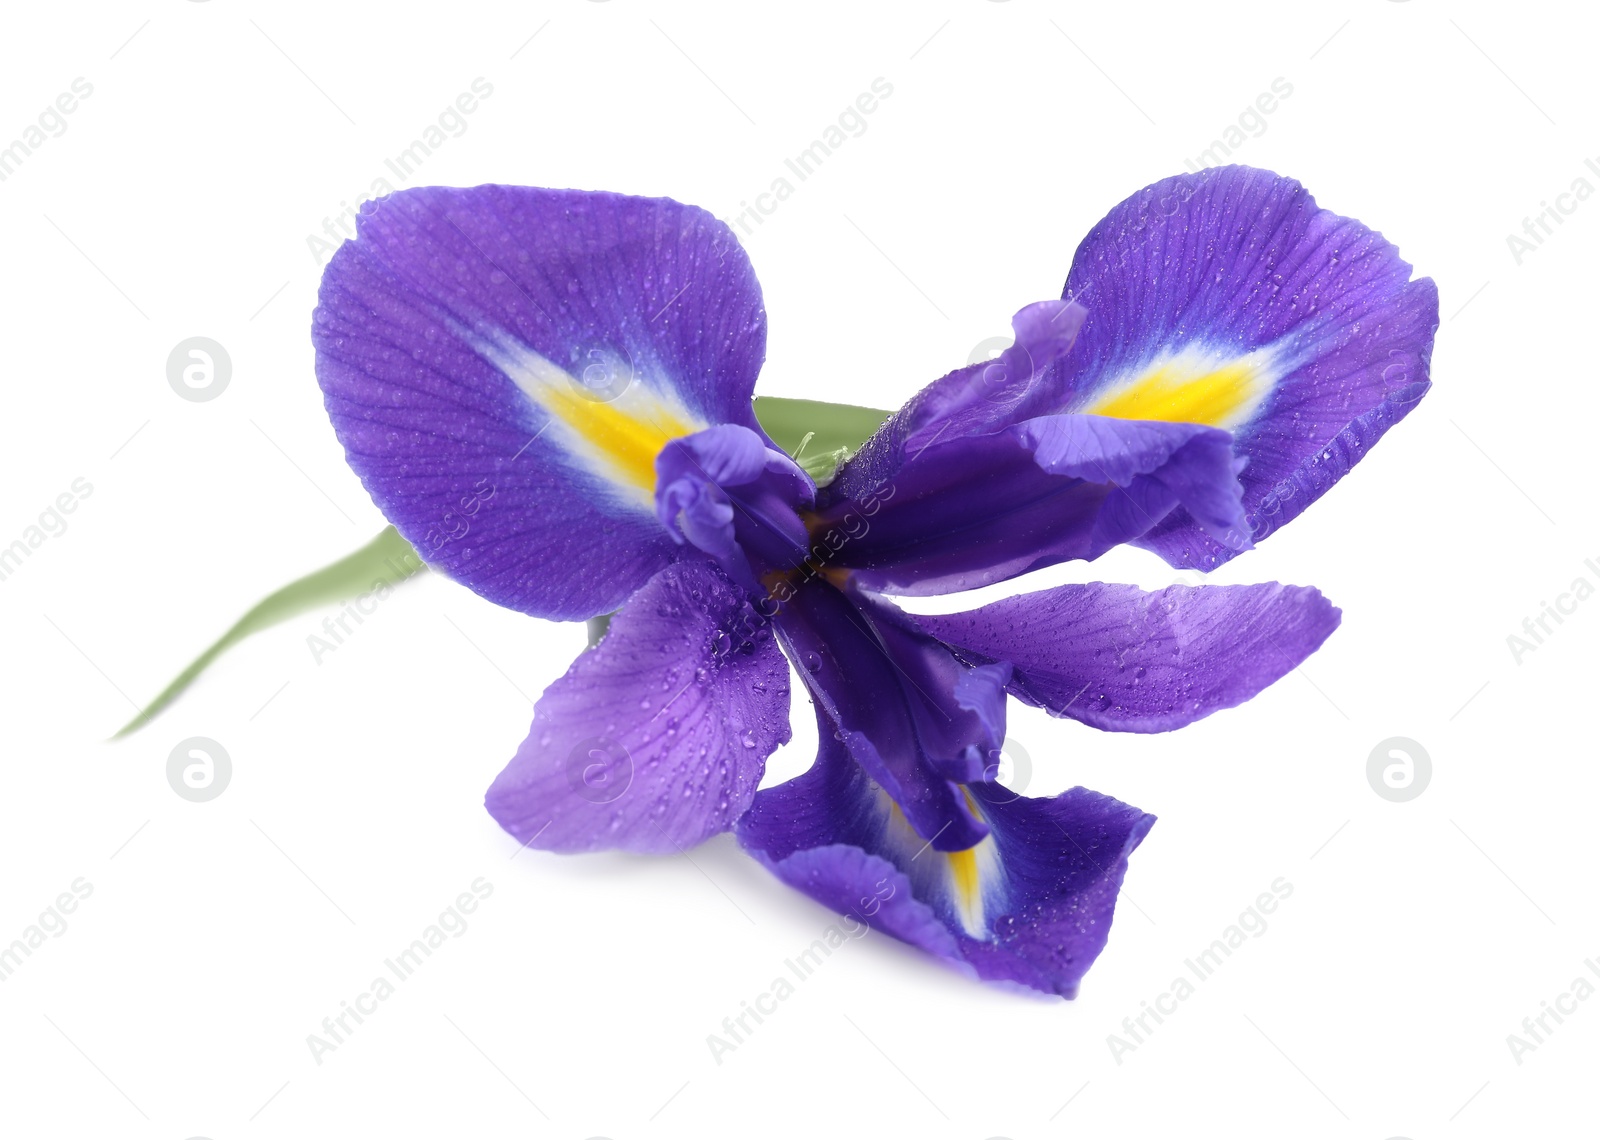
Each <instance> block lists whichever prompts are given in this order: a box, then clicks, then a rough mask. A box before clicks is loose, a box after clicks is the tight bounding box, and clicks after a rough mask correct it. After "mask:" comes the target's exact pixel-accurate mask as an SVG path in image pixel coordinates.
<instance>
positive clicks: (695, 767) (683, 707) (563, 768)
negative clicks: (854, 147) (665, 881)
mask: <svg viewBox="0 0 1600 1140" xmlns="http://www.w3.org/2000/svg"><path fill="white" fill-rule="evenodd" d="M788 710H789V666H788V662H786V661H785V660H784V658H783V654H782V653H781V652H779V650H778V648H777V645H776V644H775V642H774V639H773V637H772V634H771V627H770V623H768V622H767V621H765V620H763V619H762V618H760V617H759V616H758V615H757V614H756V613H755V611H754V610H753V609H751V607H750V605H749V603H748V602H746V601H745V597H744V594H743V593H742V592H741V591H740V590H739V589H737V588H736V587H735V586H734V585H733V584H732V583H731V582H729V581H728V579H727V578H726V577H725V576H724V575H723V574H722V572H721V571H719V570H718V569H717V568H716V567H714V566H712V565H711V564H710V563H709V562H704V561H699V560H695V561H687V562H682V563H679V564H677V565H674V566H669V567H668V568H667V569H665V570H662V571H661V572H660V573H659V574H657V575H656V576H655V577H653V578H651V579H650V581H649V582H647V583H645V585H644V586H643V587H642V588H641V589H640V590H639V592H638V593H636V594H634V596H633V597H631V598H629V599H628V601H627V603H626V604H625V605H624V606H623V607H622V610H621V611H620V612H619V613H618V614H617V615H616V617H615V618H613V619H612V621H611V626H610V630H609V631H608V632H607V633H606V635H605V637H604V638H603V639H602V640H601V642H600V644H599V645H597V646H595V647H594V648H593V649H590V650H587V651H586V652H585V653H584V654H583V655H582V656H580V657H579V658H578V660H577V661H576V662H574V663H573V666H572V668H571V669H569V670H568V671H567V674H566V676H564V677H562V678H561V679H560V680H559V681H557V682H556V683H555V684H553V685H551V686H550V687H549V688H548V689H546V690H545V693H544V696H542V697H541V698H539V703H538V705H537V706H535V709H534V716H533V727H532V728H531V729H530V730H529V732H528V738H527V739H526V740H524V741H523V742H522V747H521V748H519V749H518V750H517V755H516V757H515V759H513V760H512V761H511V763H510V764H509V765H507V766H506V769H505V771H503V772H501V773H500V775H499V776H498V777H496V779H495V781H494V784H493V785H492V786H491V787H490V788H489V793H488V796H487V797H486V804H487V806H488V809H489V814H490V815H492V816H494V818H495V819H496V820H497V821H498V822H499V823H500V826H502V827H504V828H505V829H506V830H507V831H509V832H510V833H511V834H512V835H514V836H516V837H517V839H519V840H520V841H522V842H523V843H526V844H528V845H530V846H533V847H537V848H540V849H541V850H545V851H562V852H573V851H598V850H601V849H606V848H619V849H621V850H624V851H638V852H656V853H670V852H673V851H678V850H681V849H683V848H685V847H690V846H693V845H694V844H696V843H699V842H700V841H701V840H704V839H706V838H708V837H709V836H712V835H716V834H717V833H719V832H723V831H727V830H729V828H730V827H731V826H732V824H733V821H734V820H736V819H738V818H739V816H740V815H741V814H743V812H744V810H745V809H746V808H747V807H748V806H749V804H750V801H751V797H752V796H754V794H755V790H756V785H757V784H758V783H759V782H760V780H761V774H762V772H763V770H764V768H765V765H766V759H767V757H768V756H770V755H771V754H772V752H773V750H774V749H776V748H777V747H778V746H779V745H781V744H783V743H785V742H786V741H787V740H788V739H789V716H788Z"/></svg>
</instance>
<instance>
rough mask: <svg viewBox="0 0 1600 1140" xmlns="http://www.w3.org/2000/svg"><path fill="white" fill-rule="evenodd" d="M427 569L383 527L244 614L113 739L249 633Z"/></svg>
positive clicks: (149, 716)
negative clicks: (353, 549)
mask: <svg viewBox="0 0 1600 1140" xmlns="http://www.w3.org/2000/svg"><path fill="white" fill-rule="evenodd" d="M425 568H426V567H425V566H424V565H423V562H422V559H421V557H419V556H418V554H417V552H416V551H415V550H414V549H412V547H411V544H410V543H409V542H407V541H406V540H405V539H403V538H401V537H400V532H399V531H397V530H395V529H394V527H392V526H391V527H385V528H384V529H383V531H382V533H380V534H379V535H378V537H377V538H375V539H373V540H372V541H371V542H369V543H367V545H365V546H363V547H362V548H361V549H360V550H358V551H356V552H355V553H354V554H348V555H346V556H345V557H343V558H341V559H339V561H337V562H334V563H332V564H331V565H328V566H324V567H323V568H322V569H321V570H317V571H315V572H313V573H311V574H307V575H306V576H305V577H304V578H301V579H299V580H297V581H294V582H291V583H289V584H288V585H287V586H285V587H283V589H281V590H278V591H276V592H275V593H271V594H268V595H267V596H266V597H265V598H263V599H261V601H259V602H257V603H256V604H255V606H254V607H253V608H252V609H251V610H250V611H249V612H248V613H246V614H245V615H244V616H243V617H242V618H240V619H239V620H238V621H236V622H234V623H233V626H232V627H231V628H230V629H229V630H228V632H226V633H224V634H223V635H222V636H221V637H220V638H218V639H217V640H216V642H215V643H214V644H213V645H212V646H211V647H210V648H209V649H207V650H206V651H205V652H204V653H202V654H200V656H199V657H196V658H195V659H194V661H192V662H191V663H190V664H189V667H188V668H187V669H185V670H184V671H183V672H182V673H179V674H178V675H177V677H176V678H174V679H173V681H172V683H171V684H170V685H168V686H167V687H166V688H165V689H162V690H161V693H160V694H159V695H158V696H157V697H156V699H155V700H153V701H151V702H150V703H149V704H148V705H146V706H145V708H144V710H143V711H142V712H140V713H139V715H138V716H136V717H134V718H133V719H132V720H131V721H129V722H128V723H127V724H125V725H123V726H122V728H121V729H120V730H119V731H118V732H117V735H116V736H114V737H112V739H113V740H115V739H119V738H121V737H124V736H127V735H128V734H129V733H131V732H136V731H137V730H139V729H141V728H143V727H144V726H145V725H147V724H149V723H150V721H151V720H153V719H154V718H155V716H156V714H157V713H159V712H160V711H161V710H162V709H164V708H166V707H167V706H168V705H170V704H171V703H172V702H173V701H174V700H176V699H177V697H178V694H179V693H181V692H183V691H184V690H185V689H187V688H188V687H189V686H190V684H192V683H193V682H194V679H195V678H196V677H198V676H200V674H201V673H203V672H204V671H205V670H206V668H207V667H208V666H209V665H210V664H211V663H212V662H213V661H215V660H216V659H217V658H218V657H219V656H221V655H222V653H223V651H224V650H226V649H227V648H228V647H229V646H232V645H236V644H237V643H239V642H241V641H243V640H244V639H245V638H247V637H249V636H250V635H251V634H252V633H259V632H260V631H261V630H263V629H267V628H269V627H271V626H274V625H277V624H278V623H280V622H285V621H288V620H289V619H290V618H292V617H295V616H297V615H299V614H303V613H305V612H306V611H307V610H314V609H316V608H317V607H319V606H325V605H328V604H330V603H333V602H343V601H347V600H349V599H350V598H353V597H355V596H356V595H358V594H363V593H366V592H367V591H368V590H373V589H377V588H378V587H380V586H385V585H387V586H393V585H396V584H397V583H399V582H403V581H405V580H406V579H407V578H409V577H411V576H412V575H413V574H415V573H417V572H418V571H419V570H423V569H425Z"/></svg>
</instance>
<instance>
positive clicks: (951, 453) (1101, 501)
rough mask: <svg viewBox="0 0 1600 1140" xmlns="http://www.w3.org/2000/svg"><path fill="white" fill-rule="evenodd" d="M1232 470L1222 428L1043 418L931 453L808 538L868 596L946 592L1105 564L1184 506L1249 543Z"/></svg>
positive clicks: (842, 505) (841, 506) (823, 518)
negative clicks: (1106, 557) (819, 541)
mask: <svg viewBox="0 0 1600 1140" xmlns="http://www.w3.org/2000/svg"><path fill="white" fill-rule="evenodd" d="M1235 472H1236V462H1235V460H1234V458H1233V453H1232V450H1231V448H1230V444H1229V440H1228V436H1227V433H1226V432H1222V431H1218V430H1217V429H1215V428H1208V427H1202V426H1199V425H1195V424H1164V423H1140V422H1135V421H1131V420H1117V419H1108V418H1104V417H1098V416H1042V417H1039V418H1037V419H1032V420H1026V421H1023V422H1022V423H1020V424H1016V425H1014V426H1012V427H1008V428H1006V429H1004V430H1002V431H999V432H996V433H994V434H991V435H984V436H976V437H970V438H966V439H958V440H954V441H952V442H950V443H939V444H935V445H934V446H932V447H929V448H926V449H924V450H923V451H922V452H921V453H920V454H918V455H916V456H914V457H913V458H912V459H910V460H909V461H908V462H906V463H905V464H904V466H902V467H901V468H900V470H899V471H898V472H897V473H896V474H895V476H894V478H893V479H892V480H891V481H890V482H888V483H886V484H884V485H882V486H880V487H878V488H875V489H873V490H872V491H870V492H866V493H863V494H861V495H860V496H859V497H856V498H851V499H846V500H844V501H842V502H832V503H831V505H830V506H828V507H827V508H826V509H825V510H823V511H821V512H820V513H819V514H818V516H817V518H816V521H815V522H814V524H813V526H812V532H813V534H814V535H816V534H820V535H822V536H824V539H825V543H824V545H825V546H826V547H827V548H828V549H830V550H831V551H832V552H833V553H832V554H831V555H830V557H829V562H830V563H831V565H833V566H834V567H836V568H838V569H841V570H848V571H849V572H850V573H851V574H852V576H853V580H854V581H855V582H856V583H858V584H859V585H861V586H863V587H864V588H866V589H871V590H882V591H886V592H890V593H898V594H913V595H914V594H940V593H951V592H953V591H956V590H966V589H973V588H976V587H978V586H985V585H989V584H990V583H994V582H1000V581H1004V580H1006V579H1008V578H1013V577H1015V576H1017V575H1019V574H1025V573H1027V572H1028V571H1030V570H1037V569H1040V568H1042V567H1045V566H1050V565H1054V564H1055V563H1058V562H1063V561H1067V560H1069V559H1092V558H1098V557H1099V556H1100V555H1101V554H1104V553H1105V552H1106V551H1107V550H1109V549H1111V548H1112V547H1113V546H1116V545H1117V544H1118V543H1123V542H1128V541H1130V540H1131V539H1134V538H1137V537H1138V536H1139V535H1142V534H1144V533H1145V532H1146V531H1148V530H1149V529H1150V528H1151V527H1153V526H1155V525H1156V524H1157V523H1158V522H1159V521H1160V520H1161V519H1162V518H1163V517H1164V516H1165V515H1167V514H1168V513H1169V512H1170V511H1172V510H1173V509H1174V508H1175V507H1177V506H1180V505H1186V506H1187V507H1188V508H1189V509H1190V510H1191V511H1192V512H1193V514H1194V515H1195V516H1196V517H1199V518H1203V519H1204V520H1205V522H1206V526H1207V527H1208V528H1209V532H1210V533H1212V534H1215V535H1216V536H1217V537H1218V538H1219V539H1221V540H1223V541H1228V542H1234V543H1240V544H1244V543H1248V541H1249V540H1248V538H1247V537H1246V536H1245V533H1244V517H1243V513H1242V511H1241V509H1240V507H1239V481H1238V478H1237V476H1236V474H1235ZM827 490H828V491H830V492H831V491H832V490H833V488H832V487H829V488H828V489H827ZM833 535H838V536H841V537H840V539H839V541H838V542H837V543H835V542H833V541H832V539H831V537H829V536H833ZM813 549H816V547H815V546H814V547H813Z"/></svg>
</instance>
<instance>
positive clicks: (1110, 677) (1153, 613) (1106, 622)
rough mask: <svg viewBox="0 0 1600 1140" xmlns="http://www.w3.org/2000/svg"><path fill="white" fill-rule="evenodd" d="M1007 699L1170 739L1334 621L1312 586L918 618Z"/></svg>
mask: <svg viewBox="0 0 1600 1140" xmlns="http://www.w3.org/2000/svg"><path fill="white" fill-rule="evenodd" d="M916 621H917V623H918V624H919V625H920V626H921V627H922V628H923V629H924V630H926V631H927V632H928V633H930V634H932V635H933V636H934V637H937V638H939V639H940V640H941V641H944V642H946V643H947V644H949V645H951V646H954V647H955V648H956V650H957V651H958V652H959V653H960V654H961V655H962V656H964V657H967V658H969V659H970V660H974V661H1005V662H1007V663H1009V664H1010V665H1011V666H1012V670H1013V672H1012V675H1011V684H1010V691H1011V693H1012V694H1013V695H1014V696H1016V697H1019V698H1020V699H1022V700H1024V701H1026V702H1027V703H1028V704H1031V705H1036V706H1038V707H1040V708H1043V709H1045V710H1046V711H1048V712H1049V713H1051V715H1053V716H1068V717H1072V718H1073V719H1075V720H1080V721H1082V722H1083V723H1085V724H1088V725H1092V726H1094V727H1095V728H1100V729H1105V730H1108V731H1112V732H1166V731H1169V730H1170V729H1174V728H1181V727H1183V726H1184V725H1186V724H1189V723H1190V722H1192V721H1196V720H1199V719H1200V718H1201V717H1204V716H1210V715H1211V714H1212V713H1214V712H1216V711H1217V710H1218V709H1226V708H1232V707H1233V706H1234V705H1238V704H1242V703H1243V702H1245V701H1247V700H1249V699H1250V698H1251V697H1253V696H1255V695H1256V694H1257V693H1259V692H1260V691H1261V690H1262V689H1264V688H1266V687H1267V686H1268V685H1270V684H1272V682H1274V681H1276V680H1277V679H1278V678H1279V677H1282V676H1283V675H1284V674H1286V673H1288V672H1289V671H1290V670H1291V669H1293V668H1295V667H1296V666H1298V665H1299V664H1300V663H1301V662H1302V661H1304V660H1305V659H1306V658H1307V657H1309V656H1310V655H1311V654H1312V653H1313V652H1315V651H1316V649H1317V648H1318V647H1319V646H1320V645H1321V644H1322V643H1323V641H1325V640H1326V639H1327V637H1328V635H1329V634H1331V633H1332V632H1333V631H1334V630H1335V629H1336V628H1338V625H1339V610H1338V609H1337V608H1335V607H1334V606H1333V605H1332V604H1331V603H1330V602H1329V601H1328V600H1327V599H1326V598H1324V597H1323V596H1322V595H1321V594H1320V593H1318V592H1317V591H1316V590H1314V589H1312V588H1311V587H1309V586H1283V585H1279V584H1278V583H1276V582H1267V583H1264V584H1262V585H1257V586H1169V587H1168V588H1167V589H1165V590H1158V591H1156V592H1154V593H1146V592H1145V591H1143V590H1141V589H1139V588H1138V587H1136V586H1114V585H1107V584H1106V583H1104V582H1092V583H1089V584H1087V585H1071V586H1059V587H1057V588H1055V589H1053V590H1041V591H1039V592H1037V593H1032V594H1021V595H1018V596H1016V597H1011V598H1006V599H1004V600H1003V601H999V602H995V603H993V604H992V605H987V606H983V607H981V608H980V609H976V610H969V611H967V612H965V613H957V614H943V615H937V616H929V615H918V617H917V618H916Z"/></svg>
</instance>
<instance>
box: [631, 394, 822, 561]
mask: <svg viewBox="0 0 1600 1140" xmlns="http://www.w3.org/2000/svg"><path fill="white" fill-rule="evenodd" d="M656 481H657V490H656V514H657V517H658V518H659V519H660V521H661V524H662V525H663V526H664V527H666V528H667V529H668V531H670V532H671V533H673V534H674V535H681V536H682V538H683V540H685V541H687V542H690V543H693V544H694V545H695V546H697V547H699V548H700V549H701V550H703V551H705V552H706V553H707V554H709V555H711V556H712V557H713V558H715V559H716V560H717V563H718V565H720V566H721V567H722V568H723V569H724V570H725V571H727V573H728V574H729V576H730V577H732V578H733V579H734V580H735V581H737V582H739V583H741V584H742V585H744V586H746V587H747V588H748V589H750V590H751V591H753V592H756V593H759V592H760V590H761V587H760V584H759V580H760V578H761V577H762V576H763V575H764V574H765V573H766V572H767V571H769V570H779V571H788V570H791V569H793V568H795V567H797V566H799V565H801V564H802V563H803V562H804V561H805V558H806V546H807V542H808V536H807V534H806V528H805V524H804V523H803V522H801V521H800V516H799V513H798V512H799V511H800V510H801V509H802V508H805V507H809V506H810V505H811V502H812V500H813V499H814V498H815V497H816V487H815V485H814V484H813V483H812V482H811V478H810V476H808V475H807V474H806V473H805V472H804V471H802V470H801V469H800V467H799V466H798V465H797V464H796V463H795V462H794V460H792V459H790V458H789V457H788V456H787V455H785V454H783V453H782V452H781V451H776V450H774V449H773V448H771V447H768V446H767V442H766V440H765V438H764V437H762V436H759V435H757V434H756V433H755V432H753V431H751V430H749V429H748V428H742V427H738V426H736V425H734V424H723V425H720V426H718V427H712V428H707V429H706V430H705V431H702V432H696V433H695V434H694V435H691V436H685V437H684V438H682V439H675V440H673V441H672V442H671V443H669V444H667V446H666V447H664V448H663V449H662V450H661V454H660V455H658V456H656Z"/></svg>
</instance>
